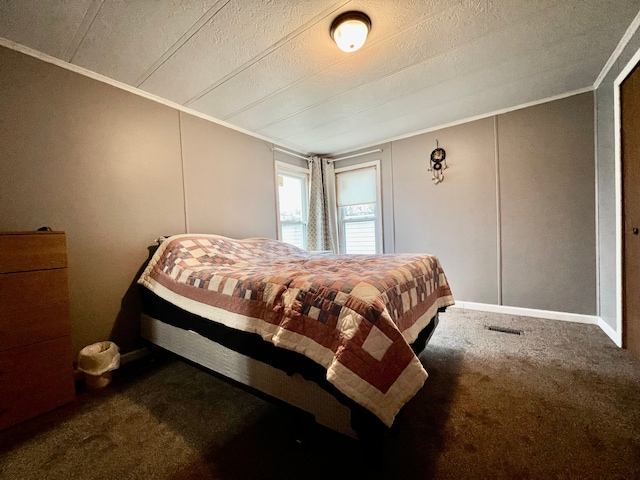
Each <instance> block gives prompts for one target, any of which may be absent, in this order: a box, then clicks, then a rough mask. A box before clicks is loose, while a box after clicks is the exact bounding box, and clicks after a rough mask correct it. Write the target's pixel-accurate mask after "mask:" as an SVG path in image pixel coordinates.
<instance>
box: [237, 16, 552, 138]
mask: <svg viewBox="0 0 640 480" xmlns="http://www.w3.org/2000/svg"><path fill="white" fill-rule="evenodd" d="M551 8H555V6H550V7H546V8H544V9H543V10H540V11H538V12H537V13H535V14H531V15H527V16H525V17H522V18H520V19H519V20H518V21H517V22H513V23H510V24H507V25H504V26H503V27H501V28H498V29H494V30H491V31H489V32H487V33H484V34H482V35H480V36H478V37H475V38H474V39H473V40H468V41H466V42H464V43H461V44H459V45H456V47H454V48H450V49H448V50H445V51H442V52H440V53H437V54H435V55H432V56H430V57H428V58H425V59H424V60H422V61H420V62H418V63H414V64H411V65H408V66H404V67H401V68H398V69H396V70H394V71H393V72H389V73H387V74H384V75H381V76H379V77H377V78H375V79H373V80H371V81H368V82H366V83H362V84H360V85H357V86H355V87H352V88H350V89H348V90H345V91H343V92H340V93H337V94H335V95H333V96H331V97H328V98H325V99H323V100H322V101H320V102H316V103H314V104H313V105H309V106H307V107H305V108H303V109H300V110H297V111H296V112H293V113H290V114H288V115H286V116H284V117H281V118H280V119H278V120H275V121H273V122H269V123H267V124H264V125H261V126H260V127H257V128H254V130H255V131H260V130H263V129H265V128H267V127H270V126H271V125H275V124H277V123H279V122H281V121H283V120H286V119H288V118H291V117H294V116H295V115H298V114H300V113H302V112H305V111H307V110H311V109H313V108H315V107H317V106H319V105H322V104H323V103H326V102H327V101H329V100H334V99H337V98H339V97H341V96H345V95H349V94H351V93H352V92H353V91H354V90H357V89H359V88H364V87H366V86H367V85H370V84H372V83H374V82H378V81H380V80H383V79H385V78H389V77H392V76H394V75H398V74H400V73H403V72H405V71H407V70H411V69H413V68H416V67H419V66H421V65H423V64H425V63H428V62H431V61H433V60H435V59H437V58H439V57H442V56H443V55H447V54H450V53H452V52H456V51H458V50H460V49H462V48H464V47H466V46H468V45H471V44H473V43H476V42H477V41H478V40H479V39H482V38H484V37H488V36H490V35H493V34H495V33H496V32H500V31H502V30H505V29H507V28H509V27H512V26H513V25H517V24H519V23H522V22H523V21H526V20H528V19H530V18H532V17H536V16H539V15H541V14H542V13H543V12H546V11H547V10H549V9H551ZM430 18H433V17H430ZM425 21H426V20H425ZM420 23H423V22H420ZM420 23H418V24H416V25H414V26H413V27H411V28H415V27H417V26H418V25H420ZM395 36H396V35H393V36H392V37H389V39H391V38H393V37H395ZM389 39H385V40H384V42H387V41H389ZM380 43H383V41H380V42H377V43H376V44H375V45H379V44H380ZM373 46H374V45H372V46H371V47H373ZM338 63H339V62H338ZM332 66H333V65H330V67H332ZM325 70H326V69H325ZM268 98H270V96H269V97H265V98H264V99H261V100H260V102H257V103H262V102H263V101H265V100H267V99H268ZM235 115H237V113H234V114H233V115H229V116H227V117H224V119H225V120H228V119H230V118H232V117H233V116H235Z"/></svg>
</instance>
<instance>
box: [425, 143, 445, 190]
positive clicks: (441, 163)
mask: <svg viewBox="0 0 640 480" xmlns="http://www.w3.org/2000/svg"><path fill="white" fill-rule="evenodd" d="M446 158H447V153H446V152H445V151H444V149H443V148H440V147H439V146H438V140H436V149H435V150H434V151H433V152H431V158H430V159H429V169H428V171H429V172H433V175H432V176H431V180H433V183H434V184H436V185H437V184H439V183H440V182H443V181H444V173H443V171H444V170H446V169H447V168H448V167H447V160H446Z"/></svg>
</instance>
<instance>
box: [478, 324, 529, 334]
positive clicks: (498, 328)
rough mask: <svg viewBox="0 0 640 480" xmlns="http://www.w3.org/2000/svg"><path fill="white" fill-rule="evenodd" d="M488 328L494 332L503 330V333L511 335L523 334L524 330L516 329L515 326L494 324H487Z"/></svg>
mask: <svg viewBox="0 0 640 480" xmlns="http://www.w3.org/2000/svg"><path fill="white" fill-rule="evenodd" d="M484 328H486V329H487V330H491V331H492V332H501V333H510V334H511V335H523V334H524V332H523V331H522V330H514V329H513V328H505V327H496V326H494V325H487V326H486V327H484Z"/></svg>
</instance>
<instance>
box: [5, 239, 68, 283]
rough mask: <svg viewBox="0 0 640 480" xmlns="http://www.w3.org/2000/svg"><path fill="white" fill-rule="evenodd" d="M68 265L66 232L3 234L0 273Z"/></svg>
mask: <svg viewBox="0 0 640 480" xmlns="http://www.w3.org/2000/svg"><path fill="white" fill-rule="evenodd" d="M66 266H67V245H66V239H65V234H64V233H63V232H39V233H36V232H11V233H1V234H0V273H11V272H27V271H30V270H48V269H50V268H65V267H66Z"/></svg>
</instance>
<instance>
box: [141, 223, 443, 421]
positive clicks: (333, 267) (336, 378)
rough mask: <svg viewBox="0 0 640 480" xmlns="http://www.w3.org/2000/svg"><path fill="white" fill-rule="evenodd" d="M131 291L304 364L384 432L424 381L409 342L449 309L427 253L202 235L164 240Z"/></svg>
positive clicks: (437, 269) (436, 263) (438, 268)
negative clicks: (362, 251) (333, 251)
mask: <svg viewBox="0 0 640 480" xmlns="http://www.w3.org/2000/svg"><path fill="white" fill-rule="evenodd" d="M138 283H139V284H141V285H144V286H145V287H146V288H148V289H150V290H151V291H153V292H154V293H155V294H156V295H158V296H159V297H161V298H163V299H165V300H167V301H169V302H171V303H173V304H175V305H177V306H178V307H180V308H182V309H183V310H186V311H188V312H191V313H193V314H196V315H199V316H201V317H203V318H206V319H209V320H211V321H215V322H220V323H222V324H224V325H226V326H228V327H231V328H234V329H238V330H242V331H246V332H254V333H257V334H259V335H261V336H262V338H263V339H264V340H266V341H269V342H272V343H273V344H274V345H276V346H278V347H282V348H286V349H289V350H293V351H296V352H299V353H301V354H303V355H305V356H307V357H309V358H310V359H312V360H313V361H315V362H317V363H319V364H320V365H322V366H323V367H324V368H326V371H327V380H328V381H329V382H330V383H332V384H333V385H335V386H336V387H337V388H338V390H340V391H341V392H343V393H344V394H345V395H346V396H348V397H350V398H351V399H353V400H354V401H355V402H357V403H358V404H360V405H362V406H363V407H365V408H367V409H368V410H370V411H371V412H372V413H374V414H375V415H376V416H378V418H380V420H382V421H383V422H384V423H385V424H386V425H387V426H391V425H392V424H393V421H394V419H395V417H396V415H397V414H398V412H399V411H400V409H401V408H402V406H403V405H404V404H405V403H406V402H407V401H409V400H410V399H411V398H412V397H413V396H414V395H415V394H416V393H417V392H418V390H419V389H420V388H421V387H422V385H423V384H424V382H425V380H426V379H427V376H428V375H427V372H426V370H425V369H424V367H423V365H422V364H421V362H420V360H419V359H418V357H417V356H416V355H415V353H414V352H413V350H412V349H411V347H410V344H411V343H412V342H413V341H414V340H415V339H416V338H417V336H418V334H419V333H420V331H421V330H422V329H424V328H425V327H426V326H427V325H428V324H429V322H430V320H431V318H432V317H433V316H434V315H435V314H436V313H437V311H438V309H440V308H444V307H447V306H450V305H453V304H454V300H453V296H452V294H451V290H450V287H449V284H448V282H447V278H446V276H445V273H444V271H443V269H442V266H441V265H440V262H439V260H438V259H437V258H436V257H434V256H432V255H417V254H384V255H327V254H318V253H310V252H306V251H304V250H300V249H298V248H297V247H295V246H292V245H289V244H287V243H284V242H280V241H277V240H271V239H266V238H250V239H244V240H236V239H231V238H227V237H223V236H219V235H211V234H185V235H176V236H173V237H169V238H168V239H166V240H165V241H164V242H162V243H161V244H160V246H159V248H158V250H157V251H156V253H155V254H154V256H153V257H152V258H151V260H150V262H149V264H148V265H147V267H146V269H145V271H144V272H143V274H142V275H141V277H140V279H139V280H138Z"/></svg>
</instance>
